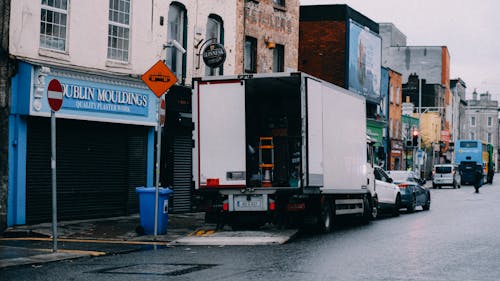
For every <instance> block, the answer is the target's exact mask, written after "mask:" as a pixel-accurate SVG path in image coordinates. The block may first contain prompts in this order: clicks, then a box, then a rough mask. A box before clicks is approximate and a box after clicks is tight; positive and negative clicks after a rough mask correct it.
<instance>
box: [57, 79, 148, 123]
mask: <svg viewBox="0 0 500 281" xmlns="http://www.w3.org/2000/svg"><path fill="white" fill-rule="evenodd" d="M62 86H63V93H64V103H63V108H65V109H75V110H88V111H97V112H109V113H117V114H133V115H141V116H147V115H148V107H149V103H150V97H149V94H147V93H140V92H137V91H134V90H116V89H110V88H106V87H92V86H82V85H74V84H69V83H68V84H66V83H62Z"/></svg>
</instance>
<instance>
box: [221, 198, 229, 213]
mask: <svg viewBox="0 0 500 281" xmlns="http://www.w3.org/2000/svg"><path fill="white" fill-rule="evenodd" d="M222 210H223V211H226V212H227V211H229V203H228V202H227V200H226V201H224V202H222Z"/></svg>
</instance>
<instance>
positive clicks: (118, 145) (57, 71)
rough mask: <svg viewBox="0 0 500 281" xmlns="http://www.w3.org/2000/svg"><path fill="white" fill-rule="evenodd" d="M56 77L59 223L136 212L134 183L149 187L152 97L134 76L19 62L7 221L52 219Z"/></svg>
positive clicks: (11, 125) (10, 223) (14, 84)
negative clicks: (55, 86)
mask: <svg viewBox="0 0 500 281" xmlns="http://www.w3.org/2000/svg"><path fill="white" fill-rule="evenodd" d="M52 79H57V80H59V82H60V83H61V84H62V87H63V105H62V108H61V110H59V111H58V112H57V113H56V117H57V136H56V144H57V146H56V151H57V206H58V210H57V213H58V219H59V220H74V219H90V218H97V217H111V216H122V215H127V214H130V213H135V212H137V210H138V202H137V195H136V192H135V187H138V186H152V185H153V184H154V183H153V175H154V147H155V146H154V141H155V125H156V120H157V119H156V118H157V113H156V109H157V98H156V97H155V96H154V95H153V94H152V93H151V92H150V91H149V90H148V89H147V88H146V86H145V85H144V84H143V82H142V81H140V79H138V78H131V77H128V76H116V75H108V74H98V73H91V72H88V71H78V70H73V69H65V68H60V67H55V66H50V65H35V64H31V63H28V62H19V65H18V73H17V74H16V76H14V77H13V79H12V110H11V115H10V116H9V142H10V145H9V167H11V169H10V171H9V194H8V209H7V224H8V226H13V225H21V224H32V223H39V222H48V221H51V218H52V201H51V196H52V194H51V167H50V156H51V149H50V132H51V131H50V130H51V127H50V118H49V117H50V107H49V105H48V102H47V85H48V84H49V82H50V81H51V80H52Z"/></svg>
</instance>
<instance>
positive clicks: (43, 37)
mask: <svg viewBox="0 0 500 281" xmlns="http://www.w3.org/2000/svg"><path fill="white" fill-rule="evenodd" d="M44 2H45V4H44ZM53 3H55V2H53ZM58 3H61V4H63V3H65V6H66V9H63V8H62V7H55V5H53V6H50V5H49V3H48V1H45V0H41V1H40V30H39V31H40V36H39V44H40V45H39V47H40V49H45V50H50V51H56V52H62V53H66V52H67V50H68V30H69V27H68V23H69V20H68V18H69V5H70V0H60V1H59V2H58ZM44 10H45V11H47V12H46V13H45V16H46V18H47V13H48V12H51V13H53V15H52V21H50V22H49V21H47V20H46V19H45V20H44V19H43V16H44ZM56 14H57V16H58V18H59V19H60V17H61V16H60V15H64V16H65V20H64V25H62V24H61V21H59V22H58V23H57V24H56V22H55V16H56ZM49 25H51V26H52V28H51V31H52V33H53V32H54V29H55V28H54V26H56V25H57V27H58V30H59V33H58V36H57V37H56V36H54V35H49V34H48V33H47V26H49ZM44 27H45V28H44ZM62 27H64V29H62ZM44 29H45V32H43V30H44ZM61 31H64V38H63V37H60V34H61ZM49 38H52V39H53V40H55V41H59V40H62V42H63V48H62V49H61V48H57V47H54V45H51V44H49V43H47V39H49Z"/></svg>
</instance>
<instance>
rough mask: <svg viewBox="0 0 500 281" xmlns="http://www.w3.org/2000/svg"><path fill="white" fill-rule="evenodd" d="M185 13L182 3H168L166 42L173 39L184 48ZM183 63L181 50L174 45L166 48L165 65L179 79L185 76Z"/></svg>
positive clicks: (183, 56)
mask: <svg viewBox="0 0 500 281" xmlns="http://www.w3.org/2000/svg"><path fill="white" fill-rule="evenodd" d="M186 14H187V13H186V8H185V7H184V5H182V4H180V3H177V2H174V3H172V4H170V7H169V10H168V30H167V42H173V40H175V41H177V42H178V43H179V44H180V45H182V47H183V48H184V49H185V48H186V42H185V38H186V30H187V19H186ZM185 65H186V62H185V54H183V53H182V52H181V50H179V49H177V48H174V47H170V48H167V66H168V67H169V68H170V70H172V72H174V73H175V75H176V76H177V79H179V81H183V80H184V79H183V78H185V77H186V70H185Z"/></svg>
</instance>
